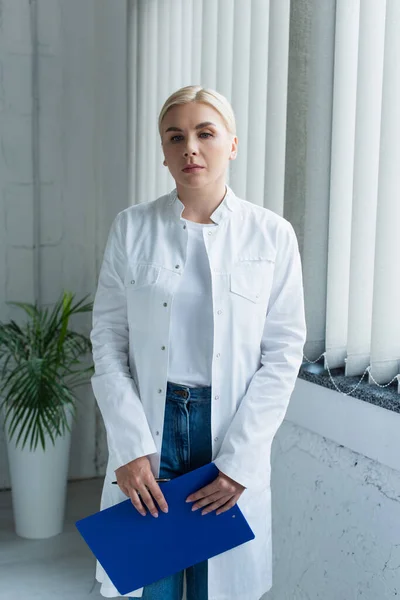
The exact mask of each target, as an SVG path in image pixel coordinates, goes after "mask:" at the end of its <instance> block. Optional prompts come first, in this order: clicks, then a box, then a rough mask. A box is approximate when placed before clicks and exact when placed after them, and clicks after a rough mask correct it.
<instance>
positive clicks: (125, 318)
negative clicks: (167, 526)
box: [91, 86, 306, 600]
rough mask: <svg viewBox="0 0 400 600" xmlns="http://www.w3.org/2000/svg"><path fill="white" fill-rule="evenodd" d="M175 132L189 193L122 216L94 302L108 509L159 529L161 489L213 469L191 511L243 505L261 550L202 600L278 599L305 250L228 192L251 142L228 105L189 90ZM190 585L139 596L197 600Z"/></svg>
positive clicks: (196, 570)
mask: <svg viewBox="0 0 400 600" xmlns="http://www.w3.org/2000/svg"><path fill="white" fill-rule="evenodd" d="M159 133H160V138H161V144H162V150H163V153H164V159H165V160H164V165H165V166H166V167H168V169H169V171H170V173H171V175H172V176H173V178H174V180H175V182H176V188H174V190H172V191H171V192H170V193H169V194H166V195H163V196H161V197H159V198H157V199H156V200H152V201H150V202H145V203H141V204H137V205H134V206H130V207H129V208H127V209H125V210H123V211H121V212H120V213H119V214H118V215H117V216H116V218H115V220H114V222H113V224H112V227H111V230H110V234H109V237H108V241H107V245H106V249H105V253H104V259H103V263H102V267H101V270H100V275H99V282H98V288H97V292H96V297H95V302H94V309H93V329H92V332H91V340H92V344H93V358H94V363H95V374H94V376H93V378H92V386H93V390H94V394H95V396H96V399H97V402H98V404H99V407H100V410H101V413H102V416H103V419H104V423H105V427H106V432H107V442H108V449H109V460H108V465H107V472H106V477H105V482H104V487H103V493H102V498H101V509H104V508H107V507H108V506H111V505H113V504H116V503H117V502H121V501H122V500H124V499H126V496H128V497H129V498H131V500H132V504H133V505H134V506H135V508H136V509H137V510H138V511H139V512H140V513H141V514H142V515H146V511H147V510H148V511H149V513H150V514H151V515H153V517H154V518H157V516H158V511H159V510H161V511H167V503H166V500H165V498H164V496H163V494H162V492H161V489H160V486H159V485H158V483H157V482H156V480H155V478H156V477H160V478H173V477H176V476H179V475H181V474H183V473H186V472H188V471H190V470H192V469H195V468H198V467H200V466H202V465H204V464H207V463H208V462H210V461H213V462H214V464H215V465H216V466H217V468H218V470H219V474H218V476H217V478H216V479H215V480H214V481H213V482H212V483H211V484H209V485H207V486H205V487H204V488H202V489H200V490H198V491H197V492H196V493H195V494H192V495H191V496H189V498H188V499H187V501H190V502H192V503H193V506H194V507H196V508H197V509H200V510H201V511H202V513H203V512H204V513H205V514H207V513H210V512H212V511H216V512H217V514H219V513H221V512H224V511H227V510H229V509H230V508H231V507H232V506H233V505H234V504H235V503H238V506H239V507H240V509H241V510H242V512H243V514H244V516H245V517H246V518H247V520H248V522H249V525H250V527H251V528H252V530H253V532H254V533H255V539H253V540H251V541H250V542H247V543H246V544H242V545H241V546H238V547H236V548H233V549H232V550H230V551H228V552H224V553H222V554H219V555H217V556H215V557H212V558H210V559H209V560H208V561H204V562H203V563H200V564H197V565H194V566H192V567H190V568H188V569H186V585H187V599H188V600H236V599H237V600H239V599H240V600H259V598H260V597H261V596H262V595H263V594H264V593H265V592H266V591H267V590H268V589H270V587H271V586H272V541H271V514H270V512H271V498H270V452H271V444H272V440H273V438H274V435H275V433H276V431H277V429H278V428H279V426H280V424H281V423H282V421H283V418H284V416H285V413H286V409H287V405H288V402H289V399H290V396H291V393H292V391H293V388H294V385H295V381H296V377H297V374H298V371H299V368H300V365H301V361H302V356H303V346H304V342H305V337H306V326H305V317H304V304H303V284H302V272H301V262H300V255H299V250H298V245H297V239H296V235H295V233H294V230H293V227H292V226H291V224H290V223H289V222H288V221H287V220H286V219H284V218H283V217H281V216H279V215H277V214H275V213H274V212H272V211H270V210H269V209H266V208H264V207H261V206H258V205H257V204H254V203H252V202H249V201H246V200H244V199H241V198H238V197H237V196H236V195H235V193H234V192H233V190H232V189H231V188H230V187H229V186H228V185H227V184H226V170H227V167H228V164H229V161H230V160H234V159H235V158H236V155H237V145H238V138H237V136H236V129H235V118H234V114H233V111H232V107H231V106H230V104H229V102H228V101H227V100H226V98H225V97H224V96H222V95H221V94H219V93H218V92H216V91H214V90H210V89H204V88H202V87H201V86H187V87H184V88H182V89H180V90H178V91H177V92H175V93H174V94H172V95H171V96H170V97H169V98H168V99H167V100H166V102H165V104H164V106H163V108H162V110H161V112H160V115H159ZM194 165H197V166H196V167H194ZM258 200H259V199H258ZM114 475H115V476H116V478H117V482H118V486H113V485H110V483H111V481H112V479H113V478H114ZM149 517H150V515H147V518H149ZM205 518H207V517H205ZM183 576H184V572H183V571H182V572H180V573H177V574H175V575H172V576H171V577H167V578H165V579H162V580H160V581H158V582H155V583H153V584H150V585H148V586H145V587H144V588H140V589H139V590H135V591H132V592H131V593H130V594H127V596H129V597H132V598H137V597H141V596H142V597H143V598H144V599H145V600H181V598H182V588H183ZM96 578H97V579H98V581H100V582H102V586H101V590H100V591H101V594H102V595H104V596H106V597H114V596H118V595H119V594H118V592H117V590H116V589H115V587H114V586H113V585H112V583H111V581H110V580H109V579H108V577H107V575H106V574H105V572H104V570H103V569H102V568H101V566H100V564H99V563H97V566H96Z"/></svg>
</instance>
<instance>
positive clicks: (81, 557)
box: [0, 479, 103, 600]
mask: <svg viewBox="0 0 400 600" xmlns="http://www.w3.org/2000/svg"><path fill="white" fill-rule="evenodd" d="M102 484H103V479H88V480H84V481H74V482H70V483H69V484H68V495H67V509H66V520H65V526H64V531H63V533H61V534H60V535H57V536H54V537H52V538H49V539H45V540H27V539H23V538H21V537H19V536H17V535H16V534H15V532H14V522H13V514H12V504H11V502H12V501H11V492H9V491H6V492H0V599H1V600H22V599H23V600H72V599H73V600H98V599H100V598H103V596H101V594H100V592H99V588H100V584H99V583H98V582H97V581H95V579H94V574H95V560H94V557H93V555H92V553H91V552H90V550H89V548H88V547H87V546H86V544H85V542H84V541H83V539H82V538H81V536H80V534H79V533H78V531H77V529H76V527H75V525H74V523H75V521H77V520H78V519H81V518H83V517H85V516H87V515H89V514H91V513H93V512H96V511H97V510H99V506H100V495H101V488H102Z"/></svg>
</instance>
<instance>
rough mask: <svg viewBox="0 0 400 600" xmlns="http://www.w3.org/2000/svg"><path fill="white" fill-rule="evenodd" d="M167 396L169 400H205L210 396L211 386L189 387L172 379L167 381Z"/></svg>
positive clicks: (185, 401) (184, 401)
mask: <svg viewBox="0 0 400 600" xmlns="http://www.w3.org/2000/svg"><path fill="white" fill-rule="evenodd" d="M167 396H168V399H169V400H173V401H176V402H183V403H187V402H188V401H189V400H190V401H191V402H206V401H209V400H210V398H211V386H210V385H206V386H201V387H189V386H187V385H182V384H180V383H174V382H173V381H167Z"/></svg>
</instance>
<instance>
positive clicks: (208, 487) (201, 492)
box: [186, 477, 226, 502]
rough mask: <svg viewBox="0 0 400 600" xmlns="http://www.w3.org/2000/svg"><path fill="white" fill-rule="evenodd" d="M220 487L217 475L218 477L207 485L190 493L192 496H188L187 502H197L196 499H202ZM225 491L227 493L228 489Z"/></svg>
mask: <svg viewBox="0 0 400 600" xmlns="http://www.w3.org/2000/svg"><path fill="white" fill-rule="evenodd" d="M220 489H221V488H220V485H219V483H218V477H217V478H216V479H214V481H212V482H211V483H209V484H208V485H206V486H205V487H203V488H201V489H199V490H197V492H195V493H194V494H190V496H188V497H187V498H186V502H195V501H196V500H201V498H204V497H205V496H210V495H211V494H214V493H215V492H217V491H218V490H220ZM225 493H226V491H225Z"/></svg>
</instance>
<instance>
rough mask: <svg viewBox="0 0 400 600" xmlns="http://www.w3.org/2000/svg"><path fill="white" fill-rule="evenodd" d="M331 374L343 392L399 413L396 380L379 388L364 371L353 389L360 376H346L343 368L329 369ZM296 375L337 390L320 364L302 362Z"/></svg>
mask: <svg viewBox="0 0 400 600" xmlns="http://www.w3.org/2000/svg"><path fill="white" fill-rule="evenodd" d="M331 375H332V379H333V380H334V382H335V383H336V385H337V387H338V388H339V390H340V391H341V392H343V393H344V394H349V395H350V396H352V397H353V398H358V399H359V400H364V401H365V402H369V403H370V404H375V405H376V406H380V407H382V408H386V409H387V410H392V411H394V412H397V413H400V394H398V393H397V386H398V384H397V381H393V382H392V383H391V384H390V385H388V386H387V387H385V388H380V387H378V386H377V385H376V384H375V383H373V382H372V384H369V383H368V373H365V375H364V378H363V380H362V381H361V383H360V384H359V385H358V387H357V389H354V388H355V387H356V386H357V384H358V382H359V381H360V376H356V377H346V376H345V375H344V368H338V369H331ZM298 376H299V378H300V379H304V380H305V381H309V382H310V383H316V384H317V385H321V386H323V387H326V388H329V389H331V390H335V391H336V392H337V391H338V390H337V389H336V388H335V386H334V384H333V383H332V380H331V378H330V376H329V373H328V371H326V370H325V369H323V367H322V365H320V364H311V363H305V364H303V365H302V367H301V369H300V372H299V375H298Z"/></svg>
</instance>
